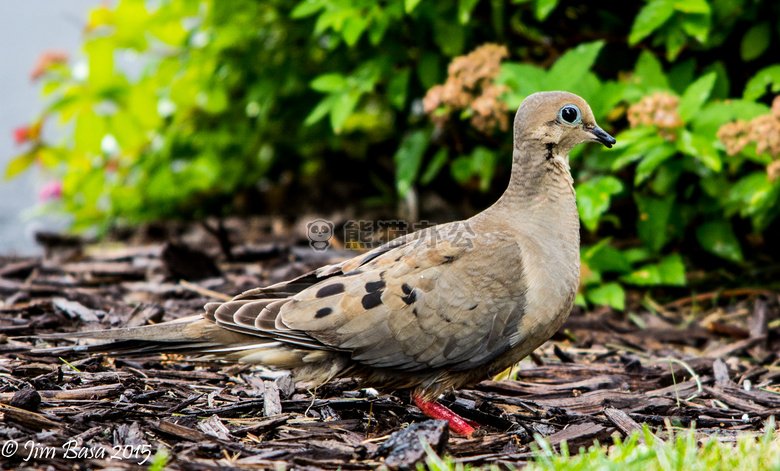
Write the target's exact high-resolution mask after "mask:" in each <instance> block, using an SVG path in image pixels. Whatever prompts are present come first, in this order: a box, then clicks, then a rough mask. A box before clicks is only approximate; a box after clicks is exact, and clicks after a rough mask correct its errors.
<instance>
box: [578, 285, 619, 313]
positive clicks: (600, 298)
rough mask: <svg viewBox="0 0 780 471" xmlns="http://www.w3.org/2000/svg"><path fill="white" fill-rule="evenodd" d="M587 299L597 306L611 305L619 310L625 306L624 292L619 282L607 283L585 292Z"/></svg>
mask: <svg viewBox="0 0 780 471" xmlns="http://www.w3.org/2000/svg"><path fill="white" fill-rule="evenodd" d="M585 295H586V297H587V298H588V301H590V302H591V303H593V304H595V305H597V306H611V307H613V308H615V309H617V310H619V311H622V310H624V309H625V308H626V292H625V291H624V290H623V287H622V286H620V283H615V282H612V283H607V284H604V285H601V286H599V287H597V288H592V289H588V291H587V292H586V293H585Z"/></svg>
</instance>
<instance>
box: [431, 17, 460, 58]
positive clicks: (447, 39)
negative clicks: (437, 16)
mask: <svg viewBox="0 0 780 471" xmlns="http://www.w3.org/2000/svg"><path fill="white" fill-rule="evenodd" d="M433 38H434V40H435V41H436V45H437V46H439V49H441V52H442V53H443V54H444V55H445V56H449V57H455V56H457V55H459V54H462V53H463V48H464V46H465V44H466V28H465V27H464V26H463V25H462V24H460V23H458V22H453V21H445V20H444V19H441V20H440V21H437V22H436V25H435V27H434V30H433Z"/></svg>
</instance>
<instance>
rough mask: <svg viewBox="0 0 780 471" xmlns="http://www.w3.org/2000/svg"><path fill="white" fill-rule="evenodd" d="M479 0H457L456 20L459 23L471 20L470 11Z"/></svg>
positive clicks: (463, 23) (466, 22)
mask: <svg viewBox="0 0 780 471" xmlns="http://www.w3.org/2000/svg"><path fill="white" fill-rule="evenodd" d="M477 3H479V0H459V1H458V21H460V24H462V25H466V24H468V22H469V21H471V12H473V11H474V7H476V6H477Z"/></svg>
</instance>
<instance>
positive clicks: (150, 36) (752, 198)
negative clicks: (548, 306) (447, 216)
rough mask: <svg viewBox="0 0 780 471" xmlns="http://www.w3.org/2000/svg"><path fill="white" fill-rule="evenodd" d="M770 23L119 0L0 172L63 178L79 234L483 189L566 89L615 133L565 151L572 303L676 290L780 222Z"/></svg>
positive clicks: (707, 13)
mask: <svg viewBox="0 0 780 471" xmlns="http://www.w3.org/2000/svg"><path fill="white" fill-rule="evenodd" d="M779 19H780V5H778V4H777V3H776V2H772V1H769V0H750V1H748V0H737V1H732V2H724V1H720V0H650V1H647V2H645V3H644V4H641V3H640V4H637V3H635V2H623V4H620V5H613V6H610V8H609V10H607V9H602V8H601V7H600V5H598V4H594V3H593V2H573V3H572V2H558V1H556V0H532V1H531V0H526V1H522V0H519V1H518V0H515V1H512V2H502V1H500V0H491V1H489V2H488V1H486V0H482V1H480V0H459V1H457V2H455V1H442V2H438V1H437V2H434V1H422V0H388V1H385V2H373V1H369V0H304V1H297V2H285V1H281V0H268V1H260V0H235V1H232V2H218V1H215V0H177V1H166V0H160V1H158V2H145V1H143V0H120V1H119V2H117V4H116V5H115V6H100V7H98V8H96V9H95V10H93V11H92V13H91V14H90V17H89V21H88V25H87V28H86V32H85V37H84V51H83V52H84V56H83V57H79V58H77V59H75V60H71V61H69V62H67V63H66V61H65V60H64V58H62V57H54V56H52V57H50V58H49V60H48V61H47V62H44V63H43V64H42V65H41V70H39V71H38V72H39V73H38V74H37V75H39V76H40V80H41V86H42V91H43V93H44V95H45V97H46V98H47V104H46V106H45V107H44V109H43V111H42V113H41V116H40V119H39V120H37V121H36V122H34V123H32V124H31V126H30V127H29V129H27V130H26V131H29V132H25V133H20V134H18V137H19V140H21V141H27V143H26V144H25V146H26V147H25V148H24V150H23V152H22V153H21V154H20V155H19V156H18V157H17V158H16V159H15V160H14V161H13V162H12V163H11V164H10V165H9V167H8V169H7V174H8V175H11V176H12V175H15V174H17V173H19V172H21V171H23V170H24V169H25V168H27V167H28V166H29V165H31V164H33V163H34V162H36V163H38V164H40V165H43V166H45V167H47V168H48V169H50V171H51V172H53V173H54V174H56V175H59V176H60V177H61V178H62V182H63V189H62V199H61V202H60V206H59V207H60V209H61V210H63V211H65V212H67V213H70V214H72V215H73V217H74V228H75V229H83V228H87V227H95V226H97V227H100V228H103V229H105V228H107V227H110V226H111V225H113V224H117V223H121V224H126V223H136V222H139V221H144V220H150V219H157V218H172V217H175V218H187V219H192V218H202V217H204V216H207V215H215V214H216V215H223V214H230V213H242V212H243V213H246V212H260V211H264V210H267V208H265V207H264V208H259V207H255V206H256V205H257V203H256V202H257V201H262V200H258V199H257V196H258V195H259V194H262V193H263V191H264V190H263V189H264V188H267V187H269V186H270V187H273V186H274V185H278V184H279V182H283V181H287V180H289V179H290V175H293V180H295V181H299V182H315V183H316V182H318V181H319V182H320V185H321V186H323V185H325V183H324V181H326V180H328V181H329V180H330V179H333V178H336V177H338V178H341V179H343V180H345V181H349V180H350V179H351V180H352V181H354V182H358V183H364V182H366V181H368V182H371V185H372V187H373V188H372V189H371V190H369V191H367V192H366V193H367V194H373V195H379V196H381V197H383V198H384V199H385V200H388V198H392V197H394V196H396V195H397V196H401V197H403V196H404V195H405V194H406V193H407V192H408V191H409V190H410V189H412V188H415V187H427V188H431V189H433V190H436V191H444V192H445V193H446V189H447V188H448V187H452V186H455V185H457V186H459V187H460V189H461V190H460V191H461V192H463V193H465V195H466V196H470V197H472V198H474V199H477V200H482V201H484V200H487V199H489V198H482V199H480V198H481V196H480V194H481V193H490V194H491V196H493V195H495V194H498V193H500V191H501V190H503V188H500V187H501V184H498V183H499V181H500V179H501V178H504V176H505V175H506V173H507V170H508V167H509V165H510V155H511V136H510V135H509V126H508V123H509V121H510V120H511V111H512V110H513V109H515V108H516V107H517V106H518V105H519V103H520V102H521V101H522V99H523V98H524V97H525V96H527V95H528V94H530V93H532V92H535V91H539V90H550V89H566V90H570V91H572V92H575V93H578V94H580V95H582V96H583V97H585V98H586V99H587V100H588V101H589V103H590V104H591V106H592V108H593V111H594V114H595V115H596V118H597V120H598V121H599V123H600V124H601V125H602V127H605V128H607V129H608V130H610V131H611V132H612V133H613V134H614V135H616V138H617V140H618V145H617V146H616V147H615V149H612V150H606V149H599V148H597V146H580V147H578V148H577V149H575V152H573V154H572V156H571V163H572V171H573V174H574V176H575V179H576V181H577V188H576V189H577V192H578V195H579V208H580V215H581V218H582V222H583V227H584V233H583V235H584V239H583V241H584V247H583V252H582V257H583V262H584V265H585V267H584V276H583V285H584V288H585V289H584V290H583V293H584V296H583V297H581V298H580V302H591V303H595V304H610V305H612V306H614V307H617V308H623V307H624V302H625V295H624V289H623V285H624V284H629V285H637V286H643V287H644V286H657V285H671V286H680V285H683V284H685V282H686V274H685V267H686V266H688V267H691V266H692V264H694V263H696V260H695V258H696V254H697V253H698V252H697V251H699V249H701V251H703V252H706V253H709V254H714V255H716V256H717V257H719V258H720V259H722V260H723V264H724V265H725V266H726V267H729V266H731V267H734V268H736V267H739V266H740V264H743V265H744V264H750V263H753V262H754V259H753V258H752V257H753V255H752V254H751V252H750V251H748V250H746V247H745V243H744V242H745V237H746V236H747V235H748V233H749V232H752V233H753V236H754V238H756V239H757V235H761V234H764V235H765V236H766V235H767V234H768V233H769V231H772V230H773V227H775V226H773V223H774V222H775V221H776V218H777V215H778V209H777V207H778V205H777V204H776V203H777V198H778V194H779V193H780V189H779V188H780V184H779V183H778V182H777V174H779V173H780V169H778V164H777V162H778V145H777V144H776V143H775V141H773V140H772V139H774V137H773V136H775V135H776V134H773V133H774V132H775V130H776V129H777V128H776V127H774V126H776V124H773V123H777V122H778V120H777V119H775V118H777V116H778V115H779V113H780V112H778V113H775V114H771V112H770V106H769V103H770V102H771V99H772V94H776V93H778V92H780V63H777V61H778V58H777V57H776V55H775V54H772V53H771V51H772V50H777V42H778V24H779V22H778V20H779ZM627 20H630V21H627ZM731 44H735V45H738V46H731ZM478 46H482V47H479V48H478ZM466 53H469V54H468V55H465V54H466ZM458 56H461V57H459V58H458V59H457V60H455V61H453V59H454V58H456V57H458ZM129 60H131V61H132V63H133V64H135V65H140V68H139V67H128V66H127V63H128V61H129ZM478 64H482V65H484V66H485V67H484V69H479V68H478V67H476V65H478ZM131 69H132V70H131ZM137 69H139V70H137ZM448 72H449V74H448ZM447 87H450V88H447ZM452 87H455V88H452ZM458 87H460V88H458ZM453 90H455V92H456V93H455V95H451V92H453ZM453 96H455V98H457V100H455V101H451V100H450V98H453ZM448 100H449V101H448ZM778 107H779V108H780V104H779V105H778ZM773 116H774V118H773ZM52 124H59V125H65V126H66V128H65V129H66V130H67V132H66V137H65V139H64V140H63V141H62V142H49V141H47V140H45V139H44V138H43V137H42V136H45V135H46V133H45V132H44V133H41V132H40V129H41V127H44V128H45V127H47V126H51V125H52ZM777 126H779V127H780V125H777ZM773 143H775V144H773ZM386 168H391V169H394V172H392V173H391V172H388V171H387V170H386ZM393 187H394V188H395V192H393V191H392V190H389V189H391V188H393ZM450 192H451V190H450ZM743 221H749V224H748V225H745V224H743ZM606 236H610V237H611V238H605V237H606ZM691 247H693V248H694V250H687V249H690V248H691ZM682 249H686V250H682ZM680 253H685V254H686V257H685V258H683V257H681V256H680ZM691 254H693V255H691Z"/></svg>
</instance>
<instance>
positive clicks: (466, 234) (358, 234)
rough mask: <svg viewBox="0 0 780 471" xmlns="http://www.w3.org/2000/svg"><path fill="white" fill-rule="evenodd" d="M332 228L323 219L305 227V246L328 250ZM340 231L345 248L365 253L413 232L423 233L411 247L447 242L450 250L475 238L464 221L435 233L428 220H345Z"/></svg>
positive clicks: (451, 224) (435, 227)
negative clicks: (307, 240) (306, 237)
mask: <svg viewBox="0 0 780 471" xmlns="http://www.w3.org/2000/svg"><path fill="white" fill-rule="evenodd" d="M334 228H335V225H334V223H333V222H332V221H328V220H326V219H315V220H313V221H311V222H309V223H308V224H307V225H306V229H307V236H308V239H309V246H311V248H312V249H314V250H316V251H323V250H327V249H329V248H330V247H331V245H332V244H331V239H332V238H333V237H334V236H335V233H336V231H335V229H334ZM341 229H342V230H343V231H344V239H343V240H344V244H345V246H346V247H347V248H349V249H353V250H358V251H366V250H371V249H374V248H377V247H379V246H381V245H383V244H385V243H387V242H389V241H391V240H393V239H397V238H398V237H403V236H405V235H407V234H411V233H414V232H417V231H426V232H425V233H422V234H420V237H416V238H415V244H427V245H429V246H433V245H435V244H437V243H439V242H441V241H442V240H445V239H446V240H447V241H448V242H449V244H450V245H452V246H454V247H461V246H462V247H467V248H470V247H471V245H472V239H473V238H474V237H476V235H475V233H474V231H473V230H472V229H471V226H470V225H469V224H468V222H465V221H459V222H453V223H449V224H448V225H447V226H446V229H441V230H439V229H438V227H437V226H436V225H434V224H432V223H431V222H430V221H425V220H423V221H420V222H417V223H413V224H410V223H408V222H407V221H403V220H400V219H392V220H379V221H368V220H349V221H347V222H345V223H344V225H343V227H342V228H341Z"/></svg>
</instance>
